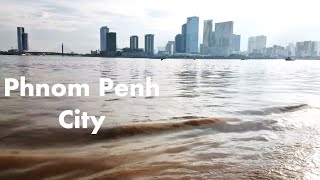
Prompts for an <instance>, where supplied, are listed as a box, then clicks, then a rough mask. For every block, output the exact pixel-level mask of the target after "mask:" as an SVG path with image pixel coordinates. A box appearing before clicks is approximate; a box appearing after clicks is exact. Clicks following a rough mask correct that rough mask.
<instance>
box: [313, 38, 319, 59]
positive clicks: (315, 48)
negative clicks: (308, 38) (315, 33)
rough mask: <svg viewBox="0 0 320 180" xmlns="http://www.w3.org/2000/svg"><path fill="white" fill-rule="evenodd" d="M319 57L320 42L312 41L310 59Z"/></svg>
mask: <svg viewBox="0 0 320 180" xmlns="http://www.w3.org/2000/svg"><path fill="white" fill-rule="evenodd" d="M319 55H320V42H319V41H314V42H312V52H311V56H312V57H318V56H319Z"/></svg>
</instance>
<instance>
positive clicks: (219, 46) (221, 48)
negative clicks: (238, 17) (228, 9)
mask: <svg viewBox="0 0 320 180" xmlns="http://www.w3.org/2000/svg"><path fill="white" fill-rule="evenodd" d="M214 37H215V45H214V48H213V55H215V56H229V55H230V53H231V52H232V39H233V21H228V22H221V23H216V25H215V33H214Z"/></svg>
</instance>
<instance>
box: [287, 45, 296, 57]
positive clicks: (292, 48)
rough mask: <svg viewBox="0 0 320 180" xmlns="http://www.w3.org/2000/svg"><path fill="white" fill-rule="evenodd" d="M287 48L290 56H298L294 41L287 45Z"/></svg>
mask: <svg viewBox="0 0 320 180" xmlns="http://www.w3.org/2000/svg"><path fill="white" fill-rule="evenodd" d="M286 50H287V51H288V56H291V57H293V56H296V47H295V45H294V44H293V43H290V44H289V45H288V46H287V48H286Z"/></svg>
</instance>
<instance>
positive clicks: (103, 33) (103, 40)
mask: <svg viewBox="0 0 320 180" xmlns="http://www.w3.org/2000/svg"><path fill="white" fill-rule="evenodd" d="M108 32H109V28H108V27H107V26H103V27H101V28H100V51H107V50H108V49H107V33H108Z"/></svg>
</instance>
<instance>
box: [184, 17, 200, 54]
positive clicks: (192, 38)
mask: <svg viewBox="0 0 320 180" xmlns="http://www.w3.org/2000/svg"><path fill="white" fill-rule="evenodd" d="M186 37H187V39H186V52H187V53H188V54H197V53H199V50H198V49H199V48H198V47H199V18H198V17H196V16H194V17H188V20H187V36H186Z"/></svg>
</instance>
